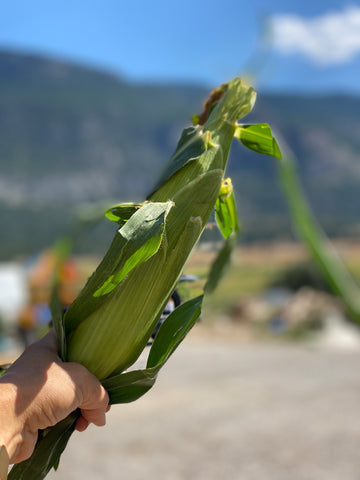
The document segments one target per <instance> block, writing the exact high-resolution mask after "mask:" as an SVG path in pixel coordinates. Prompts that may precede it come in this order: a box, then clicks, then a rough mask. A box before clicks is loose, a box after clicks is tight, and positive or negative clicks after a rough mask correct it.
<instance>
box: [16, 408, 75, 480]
mask: <svg viewBox="0 0 360 480" xmlns="http://www.w3.org/2000/svg"><path fill="white" fill-rule="evenodd" d="M79 415H80V413H79V411H75V412H73V413H71V414H70V415H69V416H68V417H66V418H65V419H64V420H62V421H61V422H59V423H57V424H56V425H54V426H53V427H51V428H49V429H47V430H44V431H41V432H39V438H38V441H37V444H36V447H35V450H34V452H33V454H32V456H31V457H30V458H29V459H27V460H25V461H23V462H21V463H18V464H16V465H14V466H13V468H12V469H11V471H10V473H9V475H8V480H42V479H43V478H45V477H46V475H47V474H48V473H49V471H50V470H51V468H52V467H53V465H55V464H58V462H59V459H60V456H61V454H62V452H63V451H64V449H65V447H66V445H67V443H68V441H69V438H70V436H71V434H72V433H73V431H74V428H75V423H76V421H77V419H78V418H79Z"/></svg>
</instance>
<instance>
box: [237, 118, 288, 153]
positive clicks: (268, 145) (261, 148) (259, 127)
mask: <svg viewBox="0 0 360 480" xmlns="http://www.w3.org/2000/svg"><path fill="white" fill-rule="evenodd" d="M234 137H235V138H237V139H238V140H240V142H241V143H242V144H243V145H245V147H247V148H249V149H250V150H254V151H255V152H258V153H265V154H267V155H272V156H274V157H277V158H281V152H280V148H279V146H278V144H277V142H276V139H275V137H274V136H273V134H272V132H271V128H270V127H269V125H268V124H267V123H258V124H256V125H238V126H237V128H236V130H235V134H234Z"/></svg>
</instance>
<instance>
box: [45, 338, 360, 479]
mask: <svg viewBox="0 0 360 480" xmlns="http://www.w3.org/2000/svg"><path fill="white" fill-rule="evenodd" d="M359 372H360V353H359V352H354V351H353V352H343V351H342V352H339V351H331V350H325V349H319V348H318V349H315V348H309V347H306V346H299V345H298V346H294V345H280V346H279V345H269V344H267V345H259V344H252V345H249V344H245V345H244V344H242V343H236V342H225V341H216V342H215V341H214V340H204V339H199V338H197V337H195V336H191V337H190V338H188V339H187V340H186V341H185V343H184V345H182V346H181V347H180V348H179V350H178V351H177V352H176V353H175V355H174V357H173V358H172V359H171V360H170V361H169V363H168V365H167V366H166V367H165V369H164V371H163V372H162V373H161V374H160V377H159V379H158V383H157V384H156V386H155V387H154V388H153V390H152V391H150V392H149V393H148V394H147V395H146V396H145V397H143V398H142V399H141V400H139V401H137V402H135V403H133V404H129V405H117V406H114V407H113V408H112V409H111V411H110V412H109V414H108V421H107V426H106V427H105V428H95V427H94V428H93V427H90V428H89V429H88V430H87V432H85V433H83V434H79V433H75V434H74V435H73V437H72V439H71V441H70V444H69V447H68V449H67V450H66V451H65V453H64V455H63V457H62V461H61V464H60V468H59V470H58V472H56V473H55V472H51V473H50V474H49V476H48V477H47V478H49V479H52V480H65V479H66V480H72V479H74V480H75V479H79V478H81V479H85V478H86V479H87V480H93V479H94V480H95V479H96V480H98V479H104V480H115V479H116V480H122V479H126V480H144V479H147V480H155V479H156V480H219V479H220V480H235V479H236V480H238V479H239V480H263V479H264V480H265V479H266V480H272V479H273V480H285V479H286V480H290V479H291V480H323V479H324V480H340V479H341V480H358V479H360V455H359V444H360V418H359V413H358V412H359V405H360V374H359Z"/></svg>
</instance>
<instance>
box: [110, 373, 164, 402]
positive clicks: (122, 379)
mask: <svg viewBox="0 0 360 480" xmlns="http://www.w3.org/2000/svg"><path fill="white" fill-rule="evenodd" d="M157 374H158V370H157V369H153V370H148V369H145V370H133V371H131V372H126V373H122V374H119V375H115V376H113V377H110V378H108V379H106V380H103V382H102V384H103V386H104V388H105V389H106V390H107V392H108V394H109V399H110V404H111V405H115V404H118V403H130V402H134V401H135V400H137V399H138V398H140V397H142V396H143V395H145V393H146V392H147V391H149V390H150V388H151V387H152V386H153V385H154V383H155V380H156V377H157Z"/></svg>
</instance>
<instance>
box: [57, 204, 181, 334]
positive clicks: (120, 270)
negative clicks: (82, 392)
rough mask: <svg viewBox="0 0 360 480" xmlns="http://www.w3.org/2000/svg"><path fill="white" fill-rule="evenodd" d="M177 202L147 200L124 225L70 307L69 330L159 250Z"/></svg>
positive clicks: (67, 323) (68, 312) (68, 313)
mask: <svg viewBox="0 0 360 480" xmlns="http://www.w3.org/2000/svg"><path fill="white" fill-rule="evenodd" d="M173 205H174V204H173V202H170V201H168V202H146V203H144V205H143V206H142V207H141V208H139V209H138V210H137V211H136V212H135V213H134V214H133V215H132V216H131V217H130V218H129V220H128V221H127V222H126V223H125V224H124V225H123V226H122V227H121V228H120V230H119V231H118V233H117V234H116V235H115V237H114V240H113V242H112V244H111V246H110V248H109V250H108V252H107V253H106V255H105V257H104V258H103V260H102V262H101V263H100V265H99V266H98V268H97V269H96V271H95V273H94V274H93V275H92V276H91V277H90V279H89V281H88V282H87V284H86V285H85V287H84V289H83V290H82V291H81V293H80V295H79V296H78V297H77V299H76V300H75V301H74V302H73V303H72V304H71V305H70V307H69V309H68V310H67V312H66V314H65V323H66V332H67V333H68V332H69V331H71V330H72V329H74V328H76V327H77V326H78V325H79V324H80V323H81V321H82V320H83V319H84V318H86V317H87V316H89V315H90V314H91V313H92V312H94V311H95V310H96V309H97V308H99V307H100V306H101V305H102V303H103V302H104V301H105V299H107V295H108V294H111V293H112V291H113V290H114V289H115V288H116V287H117V286H118V285H119V283H120V282H121V281H122V280H123V279H124V278H125V277H126V276H127V275H128V274H129V273H130V271H131V270H133V269H134V268H135V267H137V266H139V265H140V264H141V263H143V262H145V261H146V260H148V259H149V258H150V257H151V256H153V255H154V254H155V253H156V252H157V251H158V250H159V247H160V245H161V242H162V238H163V234H164V227H165V222H166V217H167V215H168V213H169V211H170V210H171V208H172V207H173Z"/></svg>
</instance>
